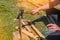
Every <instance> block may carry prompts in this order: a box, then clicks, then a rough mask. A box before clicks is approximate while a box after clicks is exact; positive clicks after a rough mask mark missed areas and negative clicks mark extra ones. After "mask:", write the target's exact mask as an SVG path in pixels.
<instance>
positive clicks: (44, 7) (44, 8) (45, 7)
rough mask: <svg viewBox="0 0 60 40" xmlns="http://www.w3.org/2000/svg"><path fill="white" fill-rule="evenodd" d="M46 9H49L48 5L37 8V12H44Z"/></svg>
mask: <svg viewBox="0 0 60 40" xmlns="http://www.w3.org/2000/svg"><path fill="white" fill-rule="evenodd" d="M46 9H49V4H45V5H43V6H41V7H39V8H38V10H46Z"/></svg>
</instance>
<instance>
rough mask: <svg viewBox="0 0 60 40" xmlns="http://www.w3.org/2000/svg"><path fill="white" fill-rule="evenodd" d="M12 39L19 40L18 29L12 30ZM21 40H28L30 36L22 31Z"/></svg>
mask: <svg viewBox="0 0 60 40" xmlns="http://www.w3.org/2000/svg"><path fill="white" fill-rule="evenodd" d="M13 40H20V35H19V32H18V31H16V32H13ZM22 40H30V38H29V37H28V36H27V35H25V34H24V33H22Z"/></svg>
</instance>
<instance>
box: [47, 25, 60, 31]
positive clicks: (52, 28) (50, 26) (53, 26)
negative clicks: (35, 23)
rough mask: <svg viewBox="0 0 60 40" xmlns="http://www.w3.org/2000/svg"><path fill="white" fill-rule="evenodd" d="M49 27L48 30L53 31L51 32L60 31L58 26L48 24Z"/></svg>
mask: <svg viewBox="0 0 60 40" xmlns="http://www.w3.org/2000/svg"><path fill="white" fill-rule="evenodd" d="M47 27H48V30H51V31H58V30H60V27H59V26H58V25H56V24H48V25H47Z"/></svg>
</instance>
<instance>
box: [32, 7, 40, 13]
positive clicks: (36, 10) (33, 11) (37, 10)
mask: <svg viewBox="0 0 60 40" xmlns="http://www.w3.org/2000/svg"><path fill="white" fill-rule="evenodd" d="M39 10H40V8H37V9H35V10H32V14H36V13H37V12H39Z"/></svg>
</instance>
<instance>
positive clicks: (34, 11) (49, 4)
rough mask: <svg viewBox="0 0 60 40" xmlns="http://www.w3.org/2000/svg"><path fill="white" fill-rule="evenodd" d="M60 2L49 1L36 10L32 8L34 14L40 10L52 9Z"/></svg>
mask: <svg viewBox="0 0 60 40" xmlns="http://www.w3.org/2000/svg"><path fill="white" fill-rule="evenodd" d="M59 3H60V0H54V1H52V2H49V3H47V4H45V5H43V6H41V7H39V8H37V9H35V10H32V14H35V13H37V12H39V11H40V10H46V9H50V8H53V7H54V6H55V5H57V4H59Z"/></svg>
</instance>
